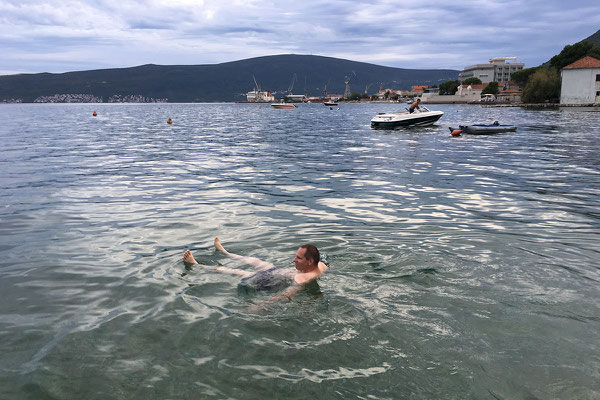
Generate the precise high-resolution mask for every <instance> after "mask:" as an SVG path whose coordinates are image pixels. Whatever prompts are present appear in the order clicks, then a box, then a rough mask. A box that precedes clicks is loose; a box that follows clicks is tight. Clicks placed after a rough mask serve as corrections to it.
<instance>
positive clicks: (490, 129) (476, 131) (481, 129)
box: [450, 121, 517, 135]
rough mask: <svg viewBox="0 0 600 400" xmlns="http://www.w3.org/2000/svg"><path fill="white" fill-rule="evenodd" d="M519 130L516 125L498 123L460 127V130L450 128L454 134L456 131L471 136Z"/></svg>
mask: <svg viewBox="0 0 600 400" xmlns="http://www.w3.org/2000/svg"><path fill="white" fill-rule="evenodd" d="M516 130H517V126H516V125H501V124H500V123H499V122H498V121H495V122H494V123H493V124H489V125H486V124H473V125H459V126H458V128H452V127H450V132H452V133H453V134H454V132H456V131H460V132H458V133H459V134H460V133H468V134H470V135H491V134H494V133H504V132H514V131H516Z"/></svg>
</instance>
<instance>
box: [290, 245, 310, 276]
mask: <svg viewBox="0 0 600 400" xmlns="http://www.w3.org/2000/svg"><path fill="white" fill-rule="evenodd" d="M305 256H306V249H303V248H302V247H300V248H299V249H298V251H297V252H296V257H294V264H295V265H296V269H297V270H298V271H300V272H305V271H310V270H311V269H312V261H311V260H309V259H307V258H306V257H305Z"/></svg>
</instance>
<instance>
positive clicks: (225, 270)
mask: <svg viewBox="0 0 600 400" xmlns="http://www.w3.org/2000/svg"><path fill="white" fill-rule="evenodd" d="M183 262H185V263H188V264H193V265H199V266H201V267H203V268H206V269H210V270H213V271H219V272H222V273H224V274H229V275H238V276H241V277H243V278H247V277H249V276H252V275H254V274H253V273H252V272H248V271H242V270H241V269H235V268H227V267H222V266H216V267H212V266H210V265H202V264H198V262H197V261H196V259H195V258H194V256H193V255H192V252H191V251H189V250H186V251H185V253H183Z"/></svg>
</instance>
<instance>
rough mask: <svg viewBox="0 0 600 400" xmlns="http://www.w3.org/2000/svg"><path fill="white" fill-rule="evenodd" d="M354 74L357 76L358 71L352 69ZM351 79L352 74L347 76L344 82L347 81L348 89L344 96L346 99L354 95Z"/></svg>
mask: <svg viewBox="0 0 600 400" xmlns="http://www.w3.org/2000/svg"><path fill="white" fill-rule="evenodd" d="M352 74H354V76H356V72H354V71H352ZM351 80H352V75H350V76H347V77H346V79H345V80H344V82H345V83H346V91H345V92H344V97H345V98H346V99H347V98H349V97H350V96H351V95H352V93H350V81H351Z"/></svg>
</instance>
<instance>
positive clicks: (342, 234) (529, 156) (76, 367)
mask: <svg viewBox="0 0 600 400" xmlns="http://www.w3.org/2000/svg"><path fill="white" fill-rule="evenodd" d="M395 107H397V106H395V105H393V104H379V105H360V104H343V105H341V106H340V108H339V109H334V110H330V109H329V108H327V107H322V106H320V105H317V104H315V105H310V104H309V105H301V106H300V107H298V108H297V109H294V110H274V109H270V108H267V107H260V106H258V105H243V104H216V105H213V104H186V105H182V104H161V105H105V104H103V105H94V106H93V107H91V106H88V105H4V106H2V107H0V116H2V117H3V121H5V122H4V124H3V125H2V127H1V128H0V139H1V141H2V152H1V153H0V154H1V156H0V170H2V171H3V173H2V175H1V176H0V184H1V187H2V190H1V191H0V237H1V238H2V239H1V240H0V254H1V256H2V257H0V284H1V290H2V297H3V302H2V303H1V305H0V335H1V336H0V338H1V339H2V340H1V343H2V345H1V346H2V347H1V350H2V354H3V357H2V359H1V361H0V388H1V389H0V397H3V398H4V397H5V398H32V399H33V398H35V399H39V398H107V397H108V398H123V399H132V398H209V397H213V398H256V397H259V396H263V397H264V396H265V394H266V393H275V394H276V395H275V397H287V398H306V397H307V396H308V395H309V394H310V395H311V396H312V397H317V398H357V397H367V396H370V397H371V398H473V399H481V398H565V399H566V398H594V397H598V396H600V386H599V385H598V383H597V381H598V379H596V378H597V376H596V375H597V374H596V371H597V370H598V368H597V367H598V363H599V362H600V351H599V349H598V345H597V343H600V340H599V339H600V337H599V336H600V335H599V334H598V332H599V331H600V330H599V329H598V328H599V324H600V320H599V318H598V315H599V308H598V299H599V291H598V280H599V279H600V272H599V270H600V263H599V262H598V261H597V260H598V253H599V249H598V245H597V243H598V239H600V237H599V236H600V235H599V232H600V229H599V228H600V213H598V211H597V204H598V202H599V200H600V162H599V158H598V154H599V150H600V149H599V147H600V145H599V144H598V141H597V140H595V136H596V133H597V132H598V131H599V129H600V115H599V114H598V113H576V112H572V111H568V110H567V111H531V110H521V109H517V108H514V109H497V108H480V107H477V106H444V105H441V106H437V107H435V108H436V109H441V110H442V111H444V112H445V115H444V117H443V118H442V119H441V120H440V121H439V122H438V123H437V125H435V126H432V127H427V128H416V129H409V130H405V131H373V130H371V129H370V127H369V121H370V118H371V117H372V116H373V115H375V114H376V113H377V112H387V111H394V109H395ZM93 109H95V110H96V111H97V112H98V116H97V117H92V116H91V112H92V111H93ZM167 118H172V119H173V124H172V125H168V124H166V120H167ZM494 120H498V121H500V122H501V123H514V124H517V125H518V126H519V129H518V131H517V132H514V133H509V134H500V135H494V136H486V137H480V136H468V135H463V136H461V137H459V138H452V137H450V135H449V131H448V126H452V125H457V124H458V123H460V124H465V123H477V122H489V121H494ZM216 235H219V236H220V237H221V238H222V240H223V241H224V242H225V243H226V244H227V247H228V249H230V250H231V251H233V252H235V253H239V254H245V255H250V256H255V257H259V258H261V259H264V260H266V261H269V262H271V263H273V264H275V265H279V266H291V260H292V258H293V256H294V254H295V251H296V249H297V247H298V245H300V244H302V243H305V242H311V243H314V244H315V245H317V246H318V247H319V248H320V250H321V252H322V254H323V256H324V258H325V259H326V261H327V262H328V264H329V266H330V269H329V271H328V273H327V274H326V275H325V276H324V277H323V278H321V281H320V287H321V290H322V292H323V295H322V296H317V297H315V296H311V295H309V294H304V295H301V296H299V297H298V298H297V299H295V300H294V301H293V302H291V303H285V304H273V305H272V306H271V307H269V309H268V310H267V311H265V312H262V313H250V312H248V309H249V307H251V306H252V305H253V304H256V303H258V302H260V301H263V300H265V298H266V296H267V295H266V294H261V293H253V294H240V293H238V291H237V285H238V283H239V279H237V278H235V277H231V276H226V275H220V274H217V273H213V272H210V271H204V270H201V269H194V268H192V269H190V270H186V269H185V267H184V265H183V263H182V262H181V254H182V253H183V251H184V250H185V249H186V248H190V249H191V250H192V251H193V252H194V254H195V256H196V258H197V259H198V261H199V262H201V263H203V264H207V265H226V266H230V267H241V268H246V267H245V266H243V265H241V264H239V263H237V262H235V261H233V260H230V259H227V258H224V257H223V256H222V255H221V254H220V253H217V252H215V251H214V249H213V248H212V239H213V238H214V236H216ZM324 382H327V384H326V385H321V384H320V383H324Z"/></svg>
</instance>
